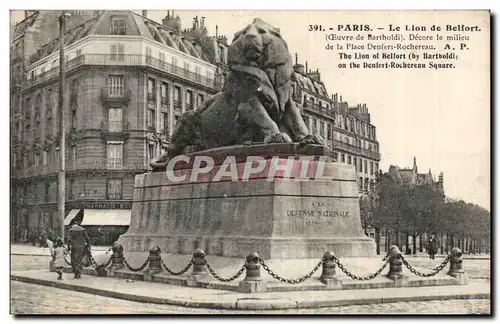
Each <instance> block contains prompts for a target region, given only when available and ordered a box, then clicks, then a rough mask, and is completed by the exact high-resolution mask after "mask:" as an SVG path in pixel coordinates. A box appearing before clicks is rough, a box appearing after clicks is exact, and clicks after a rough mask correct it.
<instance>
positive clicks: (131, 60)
mask: <svg viewBox="0 0 500 324" xmlns="http://www.w3.org/2000/svg"><path fill="white" fill-rule="evenodd" d="M83 65H110V66H147V67H151V68H154V69H157V70H160V71H163V72H166V73H168V74H171V75H175V76H177V77H180V78H182V79H185V80H189V81H192V82H194V83H197V84H200V85H203V86H206V87H209V88H211V89H215V81H214V79H213V78H207V77H205V76H202V75H199V74H197V73H194V72H191V71H188V70H185V69H183V68H180V67H178V66H174V65H172V64H169V63H166V62H165V61H160V60H158V59H156V58H152V57H148V58H147V59H146V56H145V55H132V54H131V55H120V56H112V55H109V54H85V55H81V56H79V57H76V58H74V59H72V60H70V61H68V62H66V71H67V72H69V71H71V70H74V69H76V68H78V67H80V66H83ZM58 76H59V67H58V66H56V67H54V68H52V69H50V70H48V71H46V72H44V73H42V74H39V75H37V76H36V77H34V78H32V79H30V80H26V81H25V82H24V83H23V87H25V88H29V87H32V86H34V85H36V84H39V83H41V82H45V81H48V80H50V79H52V78H55V77H58Z"/></svg>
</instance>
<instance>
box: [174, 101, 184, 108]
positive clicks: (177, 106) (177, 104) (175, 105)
mask: <svg viewBox="0 0 500 324" xmlns="http://www.w3.org/2000/svg"><path fill="white" fill-rule="evenodd" d="M174 109H178V110H182V102H181V101H179V100H174Z"/></svg>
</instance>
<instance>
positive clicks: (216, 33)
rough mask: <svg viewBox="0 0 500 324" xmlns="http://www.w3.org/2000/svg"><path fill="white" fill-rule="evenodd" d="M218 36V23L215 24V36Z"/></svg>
mask: <svg viewBox="0 0 500 324" xmlns="http://www.w3.org/2000/svg"><path fill="white" fill-rule="evenodd" d="M217 37H219V25H215V38H217Z"/></svg>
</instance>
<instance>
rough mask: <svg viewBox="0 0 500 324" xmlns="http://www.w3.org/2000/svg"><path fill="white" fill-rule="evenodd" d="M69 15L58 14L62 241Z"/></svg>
mask: <svg viewBox="0 0 500 324" xmlns="http://www.w3.org/2000/svg"><path fill="white" fill-rule="evenodd" d="M70 16H71V15H70V14H69V13H67V12H65V11H64V10H63V11H62V13H61V14H60V15H59V141H60V143H59V162H60V169H59V175H58V176H59V177H58V184H59V186H58V187H59V201H58V203H59V218H60V222H61V239H63V241H64V217H65V210H64V204H65V199H66V197H65V195H66V170H65V165H64V162H65V146H66V141H65V136H66V132H65V130H64V86H65V83H66V67H65V62H64V35H65V34H66V30H65V29H66V28H65V23H66V19H67V18H69V17H70Z"/></svg>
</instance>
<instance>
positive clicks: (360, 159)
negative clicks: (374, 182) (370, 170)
mask: <svg viewBox="0 0 500 324" xmlns="http://www.w3.org/2000/svg"><path fill="white" fill-rule="evenodd" d="M358 172H363V159H362V158H359V160H358Z"/></svg>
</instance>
